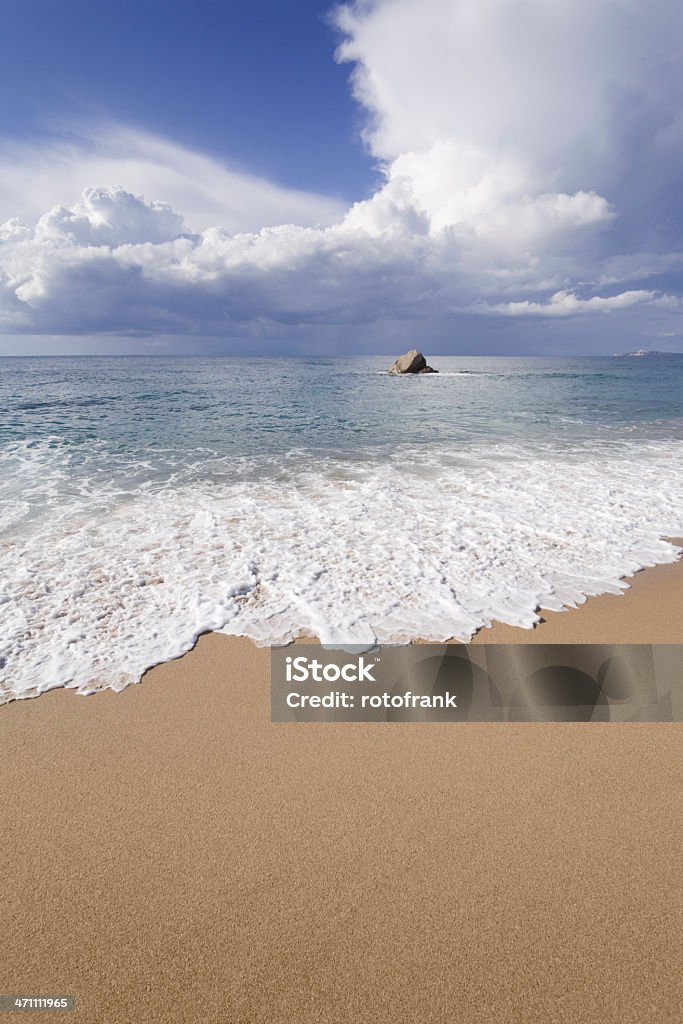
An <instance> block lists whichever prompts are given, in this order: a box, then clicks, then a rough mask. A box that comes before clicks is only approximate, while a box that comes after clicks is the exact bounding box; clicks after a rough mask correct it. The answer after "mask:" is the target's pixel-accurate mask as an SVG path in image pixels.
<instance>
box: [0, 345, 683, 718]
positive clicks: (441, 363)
mask: <svg viewBox="0 0 683 1024" xmlns="http://www.w3.org/2000/svg"><path fill="white" fill-rule="evenodd" d="M390 362H391V359H388V358H387V357H372V358H364V359H350V360H347V359H324V358H318V359H305V358H292V359H276V358H264V359H247V358H241V359H240V358H206V359H201V358H197V359H194V358H192V359H190V358H172V359H164V358H158V357H150V358H142V357H141V358H55V359H49V358H31V359H28V358H27V359H21V358H16V359H12V358H10V359H3V360H0V409H1V410H2V414H1V415H0V469H1V476H0V529H1V531H2V532H1V533H0V544H1V545H2V548H1V552H0V553H1V554H2V566H3V570H2V576H1V577H0V666H2V667H0V674H1V675H2V683H1V684H0V694H1V693H4V694H5V697H6V698H11V697H13V696H20V695H26V696H28V695H33V694H35V693H37V692H40V691H42V690H44V689H47V688H49V687H51V686H55V685H75V686H78V687H80V688H82V689H84V690H88V689H92V688H97V687H100V686H107V685H109V686H114V687H120V686H122V685H125V684H126V683H128V682H131V681H134V680H135V679H137V678H139V676H140V674H141V673H142V671H144V669H145V668H146V667H148V665H150V664H153V663H155V662H157V661H160V660H163V659H165V658H168V657H172V656H174V655H176V654H178V653H181V652H182V651H183V650H185V649H187V648H188V647H189V646H190V645H191V644H192V642H193V641H194V639H195V637H196V636H197V634H198V633H199V632H201V631H202V630H204V629H208V628H214V629H224V630H225V631H227V632H231V633H245V634H246V635H250V636H252V637H254V638H255V639H256V640H257V641H259V642H284V641H286V640H288V639H289V638H291V637H292V636H293V635H296V633H298V632H299V631H301V630H305V631H307V632H310V631H313V632H315V633H317V634H319V635H320V636H321V637H322V638H323V639H325V640H327V641H329V642H335V641H336V642H343V641H347V642H360V643H368V644H369V643H372V642H373V641H374V640H381V641H383V642H389V641H396V642H402V641H405V640H408V639H411V638H413V637H415V636H418V635H419V636H427V637H430V638H432V639H442V638H444V637H446V636H452V635H456V636H459V637H460V638H462V639H466V638H467V637H469V636H471V635H472V633H473V632H475V631H476V630H477V629H479V628H481V627H485V626H486V625H487V624H488V623H490V621H491V620H492V619H494V618H496V619H502V620H504V621H509V622H513V623H516V624H519V625H526V626H531V625H532V624H533V622H534V620H535V617H536V610H537V608H538V606H539V605H542V606H543V607H558V608H559V607H562V606H564V605H566V604H571V603H574V602H576V601H580V600H582V599H583V596H584V595H585V594H589V593H597V592H600V591H602V590H609V589H612V590H614V589H619V587H620V586H623V584H620V583H619V580H620V577H622V576H623V575H624V574H626V573H628V572H632V571H633V570H634V569H635V568H637V567H639V566H641V565H645V564H651V563H653V562H657V561H666V560H671V559H672V558H673V557H674V551H673V549H672V548H671V546H670V545H668V544H667V543H666V542H665V541H663V540H662V539H661V537H662V536H663V535H675V534H676V533H680V532H682V531H683V513H682V511H681V510H682V509H683V501H682V500H681V499H682V498H683V459H682V458H681V456H682V455H683V357H680V356H679V357H676V356H660V357H649V358H628V357H622V358H611V359H604V358H596V359H535V358H516V359H503V358H460V357H457V358H456V357H433V358H432V359H431V362H432V363H433V364H434V365H435V366H436V367H437V368H438V369H439V370H440V371H441V372H440V373H439V375H438V376H437V375H434V376H418V377H409V378H395V377H389V376H387V375H386V373H384V371H385V369H386V367H387V365H388V364H389V363H390ZM0 699H1V698H0Z"/></svg>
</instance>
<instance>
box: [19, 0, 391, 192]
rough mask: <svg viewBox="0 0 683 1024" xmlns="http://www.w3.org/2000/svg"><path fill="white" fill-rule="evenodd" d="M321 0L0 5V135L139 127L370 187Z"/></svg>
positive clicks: (265, 166)
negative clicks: (65, 125) (110, 123)
mask: <svg viewBox="0 0 683 1024" xmlns="http://www.w3.org/2000/svg"><path fill="white" fill-rule="evenodd" d="M330 7H331V5H330V4H329V3H325V2H322V3H321V2H319V0H287V2H286V3H284V2H282V0H280V2H272V0H249V2H244V0H242V2H230V0H209V2H207V0H204V2H202V0H193V2H191V3H188V2H186V0H116V2H114V3H109V4H107V3H93V2H92V0H80V2H79V0H5V2H4V3H3V33H2V34H3V59H2V86H3V88H2V92H1V93H0V134H2V135H5V136H7V135H9V136H12V137H14V138H29V139H30V138H32V137H35V136H36V135H38V136H40V135H42V134H44V133H45V132H46V131H47V130H48V129H49V127H50V124H51V122H53V121H54V120H56V121H58V122H59V121H60V120H61V119H62V118H67V119H68V118H69V117H70V116H71V117H73V116H74V115H76V116H79V117H81V118H88V117H90V118H96V117H101V116H104V117H106V118H109V119H112V120H115V121H119V122H123V123H126V124H139V125H141V126H146V127H149V128H152V129H153V130H154V131H155V132H156V133H158V134H161V135H164V136H167V137H169V138H172V139H174V140H175V141H176V142H179V143H181V144H182V145H185V146H188V147H189V148H193V149H199V150H201V151H202V152H206V153H209V154H212V155H213V156H215V157H219V158H221V157H222V158H224V159H226V160H229V161H230V162H232V163H236V164H238V165H241V166H243V167H245V168H248V169H249V170H250V171H252V172H255V173H256V174H261V175H265V176H267V177H271V178H274V179H275V180H277V181H280V182H282V183H284V184H287V185H290V186H292V187H294V188H300V189H306V190H313V191H321V192H327V193H330V194H333V195H339V196H340V197H344V198H345V199H347V200H348V201H349V202H352V201H353V200H354V199H356V198H358V197H359V196H362V195H363V194H364V193H365V192H368V191H370V190H371V189H372V187H373V184H374V183H375V182H376V174H375V173H374V170H373V166H374V161H373V160H372V158H371V156H370V155H369V154H368V153H367V151H366V150H365V149H364V147H363V146H362V145H360V144H359V139H358V133H359V129H360V127H361V126H362V117H361V113H360V111H359V109H358V107H357V105H356V104H355V103H354V101H353V98H352V96H351V92H350V89H349V86H348V78H349V73H350V69H349V67H348V66H341V65H339V64H337V63H336V62H335V61H334V60H333V54H334V50H335V46H336V44H337V42H338V39H339V35H338V33H337V31H336V30H335V29H334V26H333V25H332V24H331V22H330V18H329V11H330Z"/></svg>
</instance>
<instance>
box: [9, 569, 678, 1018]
mask: <svg viewBox="0 0 683 1024" xmlns="http://www.w3.org/2000/svg"><path fill="white" fill-rule="evenodd" d="M632 582H633V586H632V588H631V590H629V591H627V592H626V593H625V594H624V595H623V596H619V597H617V596H610V595H607V596H604V597H600V598H595V599H590V600H589V601H588V602H587V603H586V604H585V605H584V606H583V607H581V608H579V609H577V610H573V611H569V612H565V613H549V614H548V615H547V616H545V618H546V622H545V623H543V624H542V625H541V626H539V627H538V628H537V629H536V630H534V631H525V630H515V629H511V628H510V627H504V626H498V625H497V626H495V627H494V629H492V630H490V631H488V630H487V631H483V632H482V633H481V634H480V635H479V637H478V638H477V641H476V642H482V641H485V642H492V641H499V642H546V643H554V642H563V643H567V642H581V643H589V642H596V643H597V642H599V643H613V642H630V643H638V642H641V643H652V642H654V643H663V642H669V643H671V642H676V643H683V564H681V563H680V562H679V563H677V564H676V565H673V566H660V567H657V568H656V569H654V570H646V571H645V572H643V573H639V574H637V576H636V577H635V579H634V580H633V581H632ZM682 736H683V726H681V725H679V724H675V725H672V724H639V725H615V724H590V725H584V724H543V725H540V724H535V725H534V724H531V725H529V724H466V725H452V724H451V725H435V724H431V725H429V726H424V725H420V724H402V725H396V724H394V725H384V724H378V725H351V724H345V725H329V724H306V725H278V724H273V723H271V721H270V693H269V652H268V650H267V649H258V648H256V647H255V646H254V645H253V644H251V643H250V642H249V641H247V640H241V639H233V638H227V637H223V636H218V635H208V636H204V637H202V638H200V641H199V643H198V644H197V647H196V648H195V650H194V651H192V652H191V653H190V654H188V655H186V656H185V657H184V658H181V659H179V660H178V661H175V662H171V663H169V664H167V665H163V666H160V667H158V668H156V669H154V670H153V671H151V672H149V673H148V674H147V675H146V677H145V679H144V681H143V683H142V685H140V686H137V687H129V688H128V689H127V690H125V691H124V692H123V693H120V694H114V693H110V692H106V693H102V694H98V695H96V696H94V697H88V698H84V697H79V696H77V695H76V694H74V693H72V692H65V691H54V692H51V693H48V694H46V695H44V696H42V697H40V698H38V699H37V700H31V701H19V702H15V703H13V704H11V705H9V706H7V707H5V708H3V709H1V710H0V771H1V775H0V778H1V780H2V782H1V785H2V802H3V831H4V839H3V845H2V851H3V866H2V876H3V877H2V887H1V891H0V920H1V921H2V955H1V956H0V992H6V993H19V994H36V995H37V994H42V995H50V994H55V995H56V994H60V995H61V994H74V995H75V996H76V999H77V1009H76V1011H75V1012H73V1013H65V1014H63V1015H62V1017H61V1018H59V1019H64V1020H67V1021H70V1022H72V1024H81V1022H84V1024H85V1022H87V1024H91V1022H92V1024H119V1022H121V1024H123V1022H130V1024H133V1022H134V1024H152V1022H173V1024H175V1022H183V1024H194V1022H197V1024H199V1022H202V1024H203V1022H211V1024H213V1022H216V1024H218V1022H220V1024H233V1022H234V1024H257V1022H258V1024H280V1022H283V1024H285V1022H286V1024H290V1022H291V1024H313V1022H326V1024H327V1022H329V1024H365V1022H367V1024H384V1022H387V1024H389V1022H391V1024H403V1022H408V1021H410V1022H413V1021H415V1022H419V1024H430V1022H440V1024H441V1022H444V1024H445V1022H448V1024H450V1022H453V1021H456V1022H466V1024H480V1022H481V1024H494V1022H495V1024H507V1022H510V1024H512V1022H515V1024H518V1022H520V1021H524V1022H525V1024H527V1022H528V1024H556V1022H562V1024H564V1022H566V1024H582V1022H591V1024H592V1022H595V1024H650V1022H651V1024H665V1022H674V1021H676V1022H678V1021H679V1020H680V1005H681V998H682V996H683V992H682V991H681V986H680V980H679V979H680V977H681V966H682V964H681V954H680V950H681V948H683V929H682V926H681V915H680V904H681V900H680V882H679V877H678V876H679V868H678V863H679V858H680V845H679V839H680V834H681V827H682V825H683V822H681V805H682V802H681V762H682V758H681V739H682ZM0 1017H3V1019H7V1020H13V1021H15V1020H17V1019H18V1017H17V1016H16V1015H12V1016H10V1015H4V1016H3V1015H2V1014H0ZM30 1019H31V1020H36V1021H42V1020H51V1021H54V1020H55V1014H41V1013H36V1014H32V1015H31V1017H30Z"/></svg>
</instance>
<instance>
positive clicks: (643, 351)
mask: <svg viewBox="0 0 683 1024" xmlns="http://www.w3.org/2000/svg"><path fill="white" fill-rule="evenodd" d="M680 354H681V353H680V352H657V350H656V349H653V348H639V349H638V351H637V352H615V353H614V355H615V356H618V357H621V356H677V355H680Z"/></svg>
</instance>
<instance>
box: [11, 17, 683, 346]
mask: <svg viewBox="0 0 683 1024" xmlns="http://www.w3.org/2000/svg"><path fill="white" fill-rule="evenodd" d="M681 38H683V9H682V8H681V6H680V4H679V3H677V2H674V0H653V2H652V3H650V4H649V5H648V6H647V9H645V8H644V7H643V5H642V4H641V3H640V2H637V0H619V2H618V3H611V4H595V3H594V2H593V0H572V2H570V3H566V4H554V3H548V0H528V3H526V4H525V5H523V6H520V5H514V4H510V3H509V0H355V2H352V3H349V4H346V5H342V6H341V7H336V8H332V7H331V6H330V5H328V4H326V3H319V2H314V0H290V2H288V3H286V4H285V3H282V2H278V3H273V2H267V0H252V2H250V3H248V4H246V3H240V4H237V3H230V2H210V0H194V2H192V3H189V2H186V0H177V2H174V0H156V2H155V0H139V2H137V3H131V2H130V0H117V2H116V3H112V4H93V3H92V2H85V0H61V2H55V0H52V2H48V0H21V2H18V0H6V2H5V4H4V5H3V51H4V54H3V65H2V70H1V71H0V83H1V85H2V88H1V89H0V180H1V181H2V188H1V189H0V353H5V354H20V353H24V352H25V353H29V354H30V353H39V352H109V351H111V352H159V353H164V352H169V353H173V352H220V351H226V352H245V353H249V352H255V353H269V352H277V353H279V352H303V353H314V352H320V353H330V352H392V351H395V350H396V349H397V348H401V347H404V346H406V347H408V346H412V345H413V344H421V345H423V347H425V348H426V349H428V350H429V351H431V352H433V353H448V352H456V353H457V352H465V353H467V354H472V353H477V352H481V353H482V354H488V353H506V354H507V353H515V352H519V353H537V352H538V353H564V352H569V353H571V352H577V353H578V352H581V353H593V352H595V353H602V352H606V353H607V352H609V353H611V352H612V351H615V350H623V349H630V348H634V347H641V346H643V347H650V348H657V349H663V350H669V351H677V350H681V349H683V316H682V314H683V298H682V293H683V287H682V282H681V269H682V268H683V244H682V242H681V233H682V231H683V209H682V203H681V196H682V195H683V190H682V189H681V185H682V184H683V183H682V182H681V170H680V168H681V167H682V166H683V161H682V160H681V157H682V156H683V153H682V150H683V116H682V115H681V113H680V111H681V109H683V103H682V100H683V50H682V49H681V47H680V42H679V41H680V39H681Z"/></svg>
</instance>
